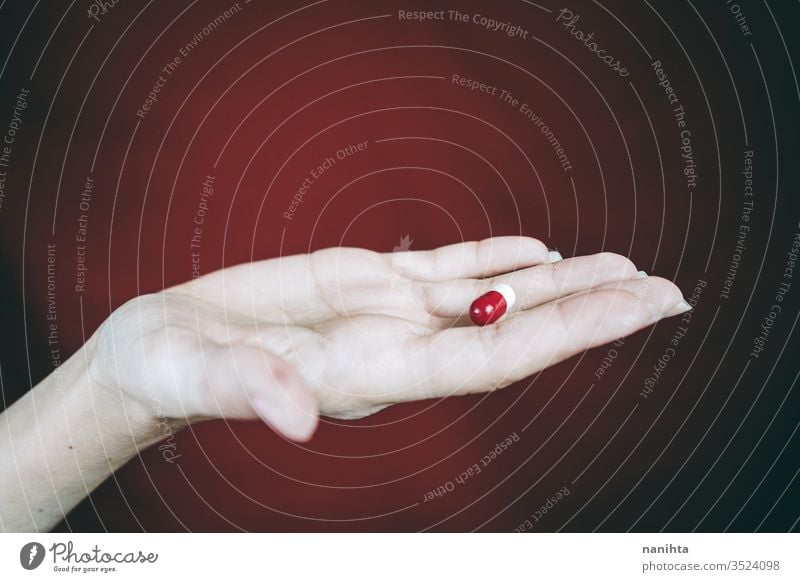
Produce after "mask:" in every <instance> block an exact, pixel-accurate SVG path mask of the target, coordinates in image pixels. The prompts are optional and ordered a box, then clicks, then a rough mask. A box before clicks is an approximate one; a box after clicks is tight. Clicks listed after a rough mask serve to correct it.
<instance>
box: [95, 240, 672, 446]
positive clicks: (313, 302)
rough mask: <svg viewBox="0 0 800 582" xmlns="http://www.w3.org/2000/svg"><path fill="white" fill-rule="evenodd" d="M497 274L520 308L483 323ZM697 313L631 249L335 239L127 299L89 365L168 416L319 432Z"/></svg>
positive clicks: (299, 436)
mask: <svg viewBox="0 0 800 582" xmlns="http://www.w3.org/2000/svg"><path fill="white" fill-rule="evenodd" d="M550 256H552V255H550ZM498 283H506V284H509V285H511V286H512V287H513V288H514V289H515V290H516V293H517V297H518V299H517V304H516V306H515V308H514V310H513V311H512V312H511V313H509V314H508V315H507V316H506V317H505V318H504V319H502V320H501V321H500V322H498V323H496V324H494V325H491V326H487V327H483V328H481V327H476V326H473V325H471V324H470V323H469V321H468V320H467V319H465V314H466V313H467V311H468V309H469V305H470V303H471V301H472V300H473V299H474V298H475V297H477V296H478V295H480V294H482V293H484V292H485V291H487V290H488V289H489V288H491V287H492V286H494V285H496V284H498ZM686 309H687V306H686V305H685V304H684V303H682V296H681V293H680V291H679V290H678V289H677V288H676V287H675V286H674V285H673V284H672V283H670V282H669V281H666V280H664V279H660V278H657V277H646V276H642V275H641V274H637V271H636V268H635V267H634V266H633V264H632V263H631V262H630V261H629V260H627V259H625V258H624V257H621V256H619V255H613V254H610V253H601V254H597V255H591V256H585V257H578V258H574V259H567V260H563V261H557V262H548V250H547V248H546V247H545V246H544V245H543V244H542V243H540V242H539V241H536V240H534V239H530V238H525V237H497V238H493V239H487V240H485V241H481V242H471V243H463V244H458V245H451V246H447V247H442V248H440V249H436V250H433V251H409V252H398V253H384V254H381V253H375V252H371V251H367V250H363V249H354V248H333V249H326V250H323V251H318V252H315V253H310V254H307V255H296V256H291V257H285V258H279V259H272V260H266V261H259V262H253V263H247V264H243V265H238V266H235V267H229V268H226V269H223V270H220V271H217V272H215V273H211V274H209V275H205V276H203V277H200V278H199V279H196V280H194V281H191V282H188V283H185V284H182V285H178V286H176V287H172V288H170V289H167V290H166V291H164V292H161V293H156V294H151V295H146V296H142V297H139V298H136V299H134V300H132V301H130V302H128V303H127V304H125V305H124V306H122V307H121V308H119V309H118V310H116V311H115V312H114V313H113V314H112V316H111V317H110V318H109V319H108V320H107V321H106V322H105V323H104V325H103V326H101V328H100V330H99V331H98V334H97V347H96V350H95V358H94V359H93V367H92V369H93V373H94V376H95V378H96V379H97V380H98V381H99V382H100V383H101V384H103V385H106V386H109V387H112V389H121V390H122V391H123V393H124V394H125V395H127V396H129V397H132V398H134V399H135V400H137V401H138V402H140V403H142V404H144V405H145V406H146V407H150V408H151V409H152V411H153V412H154V413H155V414H158V415H162V416H165V417H168V418H177V419H183V418H187V419H190V420H193V419H204V418H216V417H225V418H236V419H255V418H258V417H260V418H262V419H263V420H265V421H266V422H267V423H269V424H270V425H271V426H272V427H273V428H275V429H276V430H278V431H279V432H281V433H283V434H284V435H285V436H287V437H289V438H292V439H295V440H307V439H308V438H310V436H311V434H312V433H313V430H314V428H315V426H316V423H317V416H318V415H319V414H323V415H326V416H332V417H337V418H358V417H362V416H365V415H368V414H371V413H373V412H375V411H377V410H379V409H381V408H384V407H386V406H388V405H391V404H394V403H398V402H404V401H411V400H419V399H423V398H431V397H442V396H449V395H455V394H465V393H473V392H483V391H489V390H493V389H495V388H498V387H502V386H505V385H508V384H510V383H512V382H514V381H517V380H520V379H522V378H525V377H526V376H529V375H531V374H533V373H535V372H536V371H538V370H541V369H543V368H545V367H547V366H549V365H552V364H554V363H556V362H559V361H561V360H563V359H565V358H567V357H569V356H572V355H574V354H575V353H578V352H580V351H583V350H585V349H587V348H590V347H593V346H596V345H600V344H602V343H606V342H609V341H613V340H614V339H617V338H619V337H621V336H624V335H627V334H629V333H632V332H633V331H636V330H638V329H640V328H642V327H644V326H646V325H649V324H652V323H655V322H656V321H657V320H658V319H660V318H661V317H666V316H670V315H675V314H677V313H681V312H683V311H685V310H686Z"/></svg>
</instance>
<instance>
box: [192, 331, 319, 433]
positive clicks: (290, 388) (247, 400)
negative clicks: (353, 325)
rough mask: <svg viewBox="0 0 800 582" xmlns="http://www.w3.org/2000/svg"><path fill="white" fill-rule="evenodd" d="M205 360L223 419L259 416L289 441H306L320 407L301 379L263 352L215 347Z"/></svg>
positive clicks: (278, 360)
mask: <svg viewBox="0 0 800 582" xmlns="http://www.w3.org/2000/svg"><path fill="white" fill-rule="evenodd" d="M212 349H213V351H214V352H215V353H213V354H207V357H208V358H209V364H210V365H209V366H208V373H209V383H210V386H209V388H210V392H211V394H212V395H213V397H214V399H215V400H216V404H217V406H219V408H220V412H221V413H222V415H223V416H227V417H239V418H253V416H254V415H255V416H258V417H259V418H261V420H263V421H264V422H266V423H267V424H268V425H270V426H271V427H272V428H273V429H274V430H275V431H277V432H279V433H280V434H282V435H283V436H285V437H286V438H289V439H291V440H294V441H303V442H304V441H308V440H310V439H311V437H312V435H313V434H314V431H315V430H316V428H317V423H318V415H319V405H318V403H317V399H316V397H315V396H314V394H313V392H312V391H311V389H310V388H309V387H308V386H307V385H306V383H305V382H304V381H303V379H302V377H301V376H300V374H299V373H298V372H297V371H296V370H295V369H294V367H292V366H291V365H289V364H288V363H287V362H285V361H284V360H282V359H281V358H279V357H277V356H275V355H274V354H272V353H271V352H269V351H268V350H266V349H263V348H261V347H257V346H247V345H218V346H215V347H214V348H212Z"/></svg>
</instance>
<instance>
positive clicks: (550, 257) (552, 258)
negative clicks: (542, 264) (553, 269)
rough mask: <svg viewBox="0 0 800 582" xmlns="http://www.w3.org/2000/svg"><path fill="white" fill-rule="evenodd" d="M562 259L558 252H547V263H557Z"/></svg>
mask: <svg viewBox="0 0 800 582" xmlns="http://www.w3.org/2000/svg"><path fill="white" fill-rule="evenodd" d="M563 260H564V257H562V256H561V253H559V252H558V251H549V252H548V253H547V261H546V262H548V263H557V262H558V261H563Z"/></svg>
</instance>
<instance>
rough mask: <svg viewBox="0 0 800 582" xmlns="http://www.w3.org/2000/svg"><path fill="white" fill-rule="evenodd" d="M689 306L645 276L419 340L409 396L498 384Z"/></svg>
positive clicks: (668, 284) (677, 292)
mask: <svg viewBox="0 0 800 582" xmlns="http://www.w3.org/2000/svg"><path fill="white" fill-rule="evenodd" d="M688 309H689V306H688V304H686V303H685V302H683V297H682V295H681V292H680V290H679V289H678V288H677V287H676V286H675V285H674V284H672V283H671V282H669V281H667V280H665V279H660V278H658V277H646V278H643V279H631V280H627V281H620V282H616V283H610V284H606V285H602V286H600V287H597V288H594V289H591V290H589V291H587V292H585V293H579V294H576V295H570V296H568V297H565V298H563V299H560V300H558V301H554V302H551V303H548V304H546V305H542V306H540V307H536V308H534V309H530V310H528V311H525V312H522V313H518V314H516V315H514V316H513V317H511V318H509V319H507V320H505V321H501V322H500V323H498V324H495V325H491V326H486V327H455V328H451V329H447V330H443V331H440V332H437V333H434V334H431V335H429V336H426V337H421V338H419V339H418V340H416V341H417V342H418V345H417V346H416V349H411V353H412V354H413V357H414V358H416V359H417V361H416V362H415V366H416V368H417V369H419V370H421V371H422V373H423V374H426V377H424V378H421V379H420V382H419V384H420V385H421V386H423V388H422V389H421V393H420V394H417V395H416V398H424V397H434V396H446V395H449V394H466V393H472V392H479V391H487V390H492V389H494V388H497V387H500V386H505V385H508V384H510V383H512V382H515V381H517V380H520V379H522V378H525V377H527V376H530V375H531V374H534V373H535V372H538V371H539V370H542V369H543V368H545V367H547V366H551V365H553V364H556V363H557V362H560V361H562V360H564V359H566V358H568V357H570V356H573V355H575V354H577V353H579V352H582V351H584V350H586V349H589V348H592V347H595V346H599V345H602V344H604V343H608V342H610V341H613V340H615V339H618V338H620V337H623V336H625V335H628V334H630V333H633V332H635V331H637V330H639V329H641V328H643V327H646V326H648V325H651V324H653V323H655V322H656V321H658V320H659V319H661V318H663V317H670V316H672V315H677V314H679V313H683V312H685V311H687V310H688ZM412 348H413V346H412ZM412 397H413V396H412Z"/></svg>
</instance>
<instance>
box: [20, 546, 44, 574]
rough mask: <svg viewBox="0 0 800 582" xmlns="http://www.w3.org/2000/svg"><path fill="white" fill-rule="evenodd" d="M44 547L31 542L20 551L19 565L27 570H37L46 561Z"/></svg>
mask: <svg viewBox="0 0 800 582" xmlns="http://www.w3.org/2000/svg"><path fill="white" fill-rule="evenodd" d="M44 554H45V551H44V546H43V545H42V544H40V543H39V542H30V543H28V544H25V545H24V546H22V549H21V550H20V551H19V563H20V564H22V567H23V568H25V569H26V570H35V569H36V568H38V567H39V566H41V565H42V562H43V561H44Z"/></svg>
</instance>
